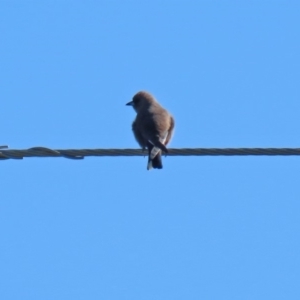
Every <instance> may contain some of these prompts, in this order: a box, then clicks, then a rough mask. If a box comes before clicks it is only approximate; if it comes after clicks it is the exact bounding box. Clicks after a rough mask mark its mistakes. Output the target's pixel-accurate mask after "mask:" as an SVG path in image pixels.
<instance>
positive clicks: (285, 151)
mask: <svg viewBox="0 0 300 300" xmlns="http://www.w3.org/2000/svg"><path fill="white" fill-rule="evenodd" d="M7 148H8V146H0V149H1V151H0V160H1V159H2V160H5V159H23V158H24V157H65V158H70V159H83V158H84V157H85V156H146V155H147V151H143V150H141V149H50V148H45V147H33V148H29V149H25V150H14V149H9V150H3V149H7ZM168 150H169V153H168V154H167V155H168V156H246V155H255V156H260V155H267V156H276V155H280V156H290V155H300V148H170V149H168Z"/></svg>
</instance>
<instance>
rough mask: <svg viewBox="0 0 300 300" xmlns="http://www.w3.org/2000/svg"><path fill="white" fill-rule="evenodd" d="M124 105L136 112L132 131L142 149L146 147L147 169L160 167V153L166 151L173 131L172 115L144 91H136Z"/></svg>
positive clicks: (161, 166)
mask: <svg viewBox="0 0 300 300" xmlns="http://www.w3.org/2000/svg"><path fill="white" fill-rule="evenodd" d="M126 105H129V106H132V107H133V108H134V110H135V111H136V113H137V115H136V118H135V120H134V121H133V123H132V131H133V133H134V136H135V139H136V140H137V142H138V143H139V145H140V146H141V147H142V149H143V151H144V150H145V149H146V148H147V149H148V155H149V156H148V164H147V170H151V169H152V168H154V169H162V168H163V165H162V160H161V153H162V151H163V152H165V153H168V149H167V147H166V146H167V145H168V143H169V142H170V140H171V138H172V136H173V133H174V127H175V121H174V118H173V116H172V115H171V114H170V113H169V112H168V111H167V110H166V109H165V108H163V107H162V106H161V105H160V104H159V103H158V102H157V100H156V99H155V97H154V96H153V95H152V94H150V93H149V92H146V91H140V92H138V93H136V94H135V95H134V96H133V98H132V101H130V102H128V103H126Z"/></svg>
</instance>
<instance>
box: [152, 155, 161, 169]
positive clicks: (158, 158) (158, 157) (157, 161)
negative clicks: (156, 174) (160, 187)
mask: <svg viewBox="0 0 300 300" xmlns="http://www.w3.org/2000/svg"><path fill="white" fill-rule="evenodd" d="M152 167H153V168H154V169H162V167H163V165H162V162H161V154H160V153H158V154H157V155H156V156H155V157H154V158H153V159H152Z"/></svg>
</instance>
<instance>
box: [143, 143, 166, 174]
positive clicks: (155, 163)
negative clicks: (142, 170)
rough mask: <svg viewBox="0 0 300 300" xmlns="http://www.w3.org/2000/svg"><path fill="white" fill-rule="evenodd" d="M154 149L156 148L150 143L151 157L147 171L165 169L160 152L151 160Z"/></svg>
mask: <svg viewBox="0 0 300 300" xmlns="http://www.w3.org/2000/svg"><path fill="white" fill-rule="evenodd" d="M153 147H154V146H153V145H152V144H150V143H148V151H149V157H148V165H147V170H151V169H152V168H154V169H162V168H163V165H162V161H161V153H160V152H159V153H157V155H156V156H155V157H154V158H153V159H151V158H150V154H151V150H152V148H153Z"/></svg>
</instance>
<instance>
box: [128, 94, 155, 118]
mask: <svg viewBox="0 0 300 300" xmlns="http://www.w3.org/2000/svg"><path fill="white" fill-rule="evenodd" d="M153 102H155V99H154V97H153V96H152V95H151V94H149V93H148V92H144V91H142V92H138V93H136V94H135V95H134V96H133V98H132V101H130V102H128V103H126V105H130V106H132V107H133V108H134V110H135V111H136V112H137V113H138V112H139V111H140V110H142V109H146V108H148V107H149V106H150V105H151V103H153Z"/></svg>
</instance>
